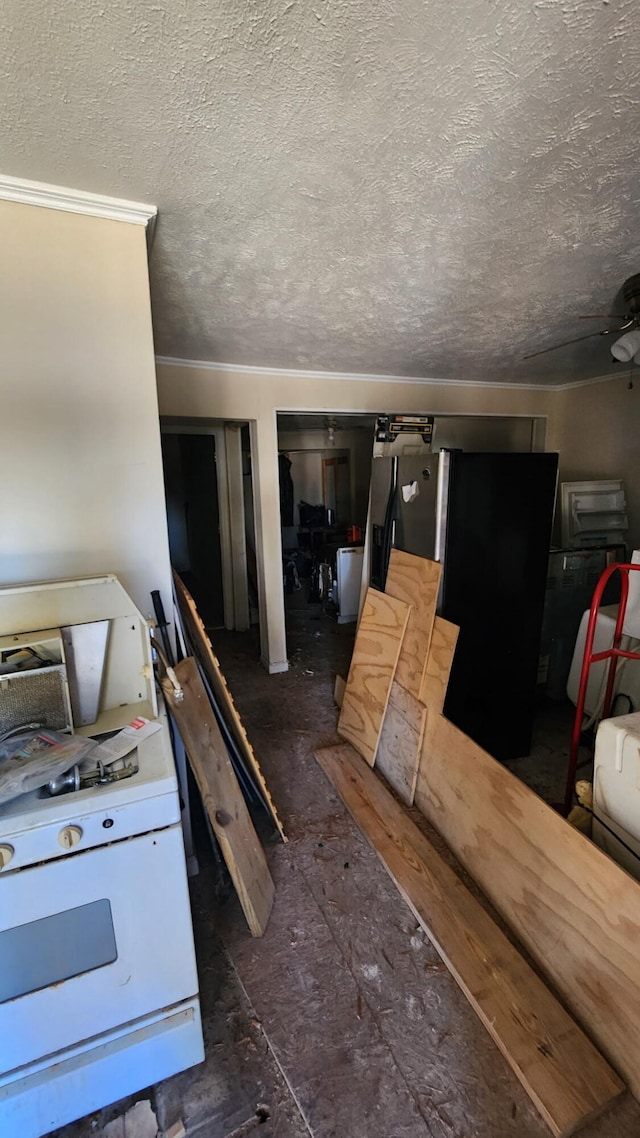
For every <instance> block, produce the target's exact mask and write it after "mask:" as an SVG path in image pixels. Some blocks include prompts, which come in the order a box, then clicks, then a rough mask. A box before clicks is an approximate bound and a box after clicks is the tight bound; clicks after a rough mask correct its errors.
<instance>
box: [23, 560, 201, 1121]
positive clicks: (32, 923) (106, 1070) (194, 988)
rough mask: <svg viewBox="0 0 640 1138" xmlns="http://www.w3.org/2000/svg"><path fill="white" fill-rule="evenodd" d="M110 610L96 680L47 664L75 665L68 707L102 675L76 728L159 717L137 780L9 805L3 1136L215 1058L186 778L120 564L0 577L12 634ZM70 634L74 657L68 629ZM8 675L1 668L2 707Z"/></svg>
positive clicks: (81, 1111)
mask: <svg viewBox="0 0 640 1138" xmlns="http://www.w3.org/2000/svg"><path fill="white" fill-rule="evenodd" d="M103 621H108V636H107V637H103V638H102V639H104V650H103V652H102V655H101V656H100V659H99V661H98V667H97V673H96V671H95V669H94V668H91V669H90V671H91V673H92V674H91V676H90V677H89V679H88V682H87V684H86V685H84V686H83V678H84V677H85V673H84V672H83V671H82V670H80V672H78V670H77V669H75V671H74V667H73V666H71V665H72V663H73V662H74V661H72V660H71V658H69V659H66V658H64V659H62V660H61V661H59V662H58V661H57V660H54V661H53V662H52V664H51V666H52V667H54V668H58V671H60V669H62V672H63V674H64V672H65V670H66V669H67V668H68V670H69V673H73V682H72V683H71V684H70V685H69V686H70V692H71V699H70V704H71V711H72V716H73V715H74V713H75V712H76V711H77V708H78V707H79V706H82V709H83V715H84V716H85V717H86V708H87V699H86V698H85V697H86V693H87V690H90V689H91V688H92V687H93V689H94V690H93V695H92V697H91V698H92V700H93V705H94V713H95V714H96V720H95V722H94V723H93V724H90V723H89V724H87V723H85V724H84V725H82V726H80V728H79V731H80V732H81V733H82V734H85V735H98V734H100V733H104V732H107V731H115V730H117V729H119V728H121V727H123V726H125V725H126V724H127V723H128V722H129V721H131V720H132V719H135V717H136V716H141V715H144V716H145V717H146V718H148V719H152V720H153V719H156V720H157V721H158V722H159V723H160V730H158V731H157V732H156V733H155V734H153V735H151V736H149V737H148V738H145V739H142V740H141V741H140V742H139V744H138V747H137V749H136V751H134V752H133V755H130V756H128V757H127V762H128V763H130V764H131V765H132V766H134V767H136V766H137V768H138V769H137V772H136V773H135V774H133V775H132V776H131V777H129V778H126V779H123V780H122V781H118V782H114V783H111V784H108V785H103V786H98V787H95V786H94V787H86V788H84V789H80V790H77V791H74V792H71V793H69V794H63V795H61V796H60V797H55V798H51V797H45V796H43V792H41V791H34V792H32V793H30V794H27V795H22V796H20V797H19V798H16V799H14V800H13V801H11V802H8V803H5V804H4V805H3V806H1V807H0V1038H1V1039H2V1040H3V1045H2V1048H1V1050H0V1055H1V1060H0V1134H1V1135H2V1138H41V1136H42V1135H44V1134H48V1133H49V1132H50V1131H51V1130H53V1129H56V1128H57V1127H59V1126H61V1125H64V1124H65V1123H67V1122H70V1121H72V1120H73V1119H76V1118H79V1117H82V1116H83V1115H85V1114H88V1113H89V1112H91V1111H93V1110H97V1109H99V1108H100V1107H103V1106H105V1105H107V1104H108V1103H110V1102H114V1101H116V1100H118V1099H119V1098H122V1097H124V1096H125V1095H128V1094H131V1093H134V1092H136V1091H138V1090H140V1089H142V1088H144V1087H147V1086H149V1085H151V1084H152V1083H155V1082H158V1081H159V1080H160V1079H163V1078H166V1077H168V1076H169V1075H172V1074H175V1073H176V1072H177V1071H181V1070H183V1069H184V1068H186V1067H189V1066H191V1065H192V1064H194V1063H198V1062H200V1061H201V1060H202V1059H203V1058H204V1048H203V1040H202V1028H201V1022H200V1007H199V999H198V980H197V973H196V965H195V954H194V947H193V932H192V926H191V913H190V908H189V895H188V888H187V875H186V867H185V853H184V844H183V837H182V829H181V824H180V803H179V795H178V784H177V779H176V773H175V767H174V762H173V756H172V752H171V744H170V738H169V733H168V728H167V720H166V715H165V712H164V709H163V708H162V707H160V708H159V709H158V705H157V700H156V693H155V686H154V678H153V669H152V660H151V648H150V643H149V629H148V627H147V624H146V621H145V620H144V618H143V616H142V615H141V614H140V613H139V612H138V610H137V609H136V608H135V606H134V605H133V602H132V601H131V599H130V598H129V597H128V595H127V594H126V592H125V590H124V589H123V588H122V586H121V585H120V583H119V582H118V581H117V579H116V578H115V577H113V576H104V577H100V578H90V579H82V580H76V581H64V582H47V583H44V584H39V585H28V586H20V587H13V588H8V589H1V590H0V636H1V637H3V640H2V643H3V644H4V643H6V642H5V640H4V638H6V637H10V638H11V637H13V638H20V637H21V636H22V635H23V634H24V633H29V637H28V638H29V641H30V643H31V644H37V643H38V636H37V635H36V634H37V632H38V630H42V629H45V630H47V632H48V633H51V632H52V630H53V631H55V630H62V629H66V630H68V629H74V628H81V627H82V626H85V627H86V626H88V625H90V624H94V623H96V622H103ZM60 639H61V640H62V644H63V652H62V655H63V656H64V645H65V644H69V643H70V642H71V641H70V637H69V634H68V633H67V634H63V635H62V637H61V638H60ZM52 640H55V636H54V637H49V639H48V640H47V643H51V642H52ZM80 641H82V636H80V637H79V641H78V642H80ZM1 659H2V656H0V660H1ZM75 662H77V661H75ZM32 674H33V675H35V676H37V673H32ZM96 674H99V681H98V680H96ZM25 679H26V677H25ZM3 685H4V687H3ZM78 685H79V687H80V689H82V691H83V693H84V696H83V698H82V699H80V698H79V697H78V698H75V699H74V698H73V692H74V688H75V691H76V693H77V691H78ZM8 686H9V685H8V684H7V682H6V677H5V676H3V675H0V719H1V717H2V711H3V697H6V698H8V696H7V690H8ZM96 686H97V689H98V691H97V695H96V691H95V689H96ZM65 706H66V704H65ZM47 713H49V712H47ZM51 714H55V707H54V710H53V711H52V712H51ZM74 722H75V720H74ZM50 725H51V724H50ZM76 729H78V728H76Z"/></svg>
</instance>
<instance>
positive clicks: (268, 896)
mask: <svg viewBox="0 0 640 1138" xmlns="http://www.w3.org/2000/svg"><path fill="white" fill-rule="evenodd" d="M175 673H176V676H177V678H178V681H179V683H180V685H181V686H182V689H183V693H184V696H183V699H182V700H177V699H176V697H175V692H174V689H173V686H172V685H171V683H170V682H169V680H167V679H166V678H165V679H164V680H163V681H162V690H163V692H164V695H165V699H166V701H167V704H168V706H169V707H170V709H171V713H172V715H173V717H174V719H175V721H176V723H177V724H178V730H179V731H180V734H181V736H182V741H183V743H184V745H185V748H186V751H187V755H188V757H189V764H190V766H191V770H192V771H193V774H194V778H195V780H196V782H197V784H198V790H199V791H200V794H201V795H202V801H203V803H204V807H205V810H206V811H207V814H208V816H209V819H210V821H211V825H212V827H213V832H214V833H215V836H216V838H217V839H218V843H219V845H220V849H221V850H222V856H223V857H224V860H225V862H226V864H227V868H228V870H229V873H230V874H231V879H232V881H233V884H234V886H235V889H236V892H237V894H238V897H239V899H240V904H241V905H242V909H243V912H244V915H245V917H246V918H247V923H248V925H249V928H250V929H251V932H252V934H253V936H262V934H263V932H264V930H265V929H266V927H267V922H268V920H269V914H270V912H271V909H272V906H273V900H274V896H275V889H274V885H273V881H272V879H271V874H270V873H269V867H268V865H267V860H266V858H265V856H264V850H263V849H262V846H261V845H260V841H259V839H258V835H257V834H256V832H255V829H254V826H253V822H252V821H251V817H250V815H249V811H248V809H247V804H246V802H245V800H244V798H243V796H242V791H241V790H240V787H239V786H238V780H237V779H236V776H235V774H234V771H233V767H232V766H231V760H230V759H229V755H228V754H227V749H226V747H225V745H224V740H223V738H222V735H221V734H220V728H219V727H218V724H217V723H216V718H215V715H214V713H213V709H212V707H211V704H210V703H209V700H208V698H207V693H206V691H205V688H204V684H203V682H202V679H201V678H200V675H199V673H198V666H197V663H196V661H195V660H194V658H193V656H187V657H186V658H185V659H184V660H181V661H180V663H179V664H176V667H175Z"/></svg>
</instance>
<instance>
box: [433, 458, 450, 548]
mask: <svg viewBox="0 0 640 1138" xmlns="http://www.w3.org/2000/svg"><path fill="white" fill-rule="evenodd" d="M450 475H451V452H450V451H448V450H441V451H440V456H439V460H438V493H437V496H436V543H435V560H436V561H440V562H441V563H442V564H443V566H444V553H445V549H446V545H447V504H448V501H449V478H450Z"/></svg>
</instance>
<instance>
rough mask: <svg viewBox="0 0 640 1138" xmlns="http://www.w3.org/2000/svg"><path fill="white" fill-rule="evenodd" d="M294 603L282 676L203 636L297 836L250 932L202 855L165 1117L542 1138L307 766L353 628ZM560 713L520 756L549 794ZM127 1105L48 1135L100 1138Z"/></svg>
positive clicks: (370, 1136) (232, 639) (612, 1124)
mask: <svg viewBox="0 0 640 1138" xmlns="http://www.w3.org/2000/svg"><path fill="white" fill-rule="evenodd" d="M302 602H303V598H300V597H296V598H295V600H294V601H293V602H292V603H291V605H290V611H289V614H288V624H289V637H288V647H289V657H290V661H291V668H290V670H289V672H287V673H285V674H282V675H277V676H267V675H266V673H265V672H264V671H263V669H262V668H261V666H260V664H259V661H258V639H257V632H256V630H252V631H251V632H250V633H247V634H245V635H238V634H227V633H215V634H213V639H214V644H215V648H216V651H217V652H218V655H219V656H220V659H221V662H222V665H223V668H224V670H225V673H226V675H227V679H228V681H229V685H230V687H231V689H232V691H233V693H234V698H235V700H236V704H237V706H238V708H239V710H240V712H241V714H242V716H243V719H244V722H245V725H246V727H247V731H248V733H249V737H250V738H251V739H252V742H253V744H254V748H255V750H256V751H257V753H258V755H259V757H260V761H261V764H262V766H263V769H264V771H265V774H266V776H267V778H268V781H269V784H270V788H271V791H272V794H273V797H274V799H275V800H276V802H277V803H278V807H279V811H280V813H281V817H282V819H283V821H284V824H285V827H286V830H287V833H288V836H289V839H290V840H289V842H288V843H287V844H286V845H282V844H281V843H279V842H272V843H270V844H269V845H268V856H269V860H270V866H271V871H272V874H273V877H274V880H275V883H276V890H277V898H276V904H275V907H274V910H273V913H272V916H271V920H270V923H269V927H268V929H267V931H266V933H265V935H264V937H262V938H261V939H259V940H255V939H253V938H252V937H251V936H250V935H249V933H248V930H247V927H246V924H245V922H244V920H243V917H242V913H241V910H240V907H239V905H238V902H237V900H236V898H235V896H233V895H232V896H230V897H229V899H228V900H227V901H226V903H224V904H222V905H218V904H217V902H216V900H215V882H214V868H213V866H212V864H211V862H210V858H208V857H207V852H206V848H204V847H203V851H202V854H201V862H202V871H201V873H200V875H199V877H198V878H196V879H194V880H193V881H192V895H193V911H194V928H195V938H196V949H197V955H198V961H199V969H200V981H201V996H202V1003H203V1013H204V1023H205V1042H206V1049H207V1059H206V1062H205V1063H204V1064H203V1065H202V1066H201V1067H198V1068H195V1069H193V1070H191V1071H187V1072H185V1073H183V1074H182V1075H178V1076H176V1077H175V1078H174V1079H169V1080H167V1081H166V1082H165V1083H162V1084H160V1085H159V1086H158V1087H156V1088H151V1090H150V1092H149V1096H148V1097H150V1098H151V1101H152V1104H153V1106H154V1109H155V1110H156V1113H157V1115H158V1122H159V1125H160V1126H161V1127H168V1126H170V1125H171V1124H172V1122H174V1121H175V1120H176V1119H177V1118H182V1119H183V1121H184V1123H185V1126H186V1130H187V1135H188V1136H190V1135H192V1134H198V1135H200V1136H201V1138H232V1136H233V1138H240V1135H244V1134H253V1133H254V1131H255V1133H256V1135H259V1134H262V1135H264V1138H267V1136H269V1135H271V1136H272V1138H302V1136H303V1135H309V1134H311V1135H313V1138H423V1136H424V1138H472V1136H473V1138H548V1135H549V1131H548V1129H547V1127H546V1125H545V1123H544V1122H543V1121H542V1119H541V1118H540V1116H539V1114H538V1113H537V1111H536V1110H535V1109H534V1107H533V1106H532V1104H531V1102H530V1101H529V1099H528V1097H527V1095H526V1094H525V1092H524V1091H523V1090H522V1088H521V1087H520V1084H519V1083H518V1081H517V1080H516V1078H515V1076H514V1075H513V1074H512V1072H511V1070H510V1069H509V1067H508V1066H507V1064H506V1062H505V1060H504V1059H503V1058H502V1056H501V1055H500V1053H499V1052H498V1051H497V1049H496V1048H495V1047H494V1045H493V1044H492V1042H491V1040H490V1039H489V1036H488V1035H487V1033H486V1031H485V1030H484V1028H483V1027H482V1026H481V1024H480V1021H479V1020H478V1019H477V1017H476V1016H475V1014H474V1013H473V1011H472V1010H471V1008H470V1006H469V1004H468V1003H467V1001H466V1000H465V998H464V996H463V995H462V993H461V992H460V990H459V989H458V987H457V985H456V984H455V983H454V981H453V980H452V978H451V977H450V975H449V973H448V972H447V970H446V968H445V967H444V965H443V964H442V962H441V960H440V958H439V957H438V955H437V953H436V952H435V950H434V949H433V947H432V946H431V944H430V943H429V941H428V940H427V939H426V937H425V936H424V934H423V933H422V932H421V931H420V930H419V929H418V928H417V926H416V922H415V920H414V918H413V917H412V915H411V913H410V911H409V910H408V908H407V906H406V905H405V904H404V902H403V901H402V899H401V897H400V895H399V894H398V892H397V890H396V889H395V887H394V886H393V884H392V882H391V880H390V879H389V877H388V876H387V874H386V873H385V871H384V870H383V868H382V866H381V865H380V863H379V862H378V860H377V858H376V856H375V854H374V853H373V852H372V851H371V849H370V848H369V846H368V845H367V843H366V842H365V840H364V839H363V837H362V836H361V834H360V832H359V830H358V829H357V827H356V826H355V824H354V823H353V822H352V820H351V818H350V816H349V815H348V814H347V812H346V810H345V808H344V807H343V806H342V803H341V802H340V800H339V799H338V797H337V795H336V794H335V792H334V791H333V789H332V787H331V786H330V784H329V783H328V782H327V780H326V778H325V777H324V775H323V773H322V771H321V770H320V768H319V767H318V765H317V763H316V762H315V760H314V758H313V750H314V748H316V747H319V746H323V745H326V744H329V743H331V742H334V741H336V736H335V725H336V709H335V707H334V704H333V681H334V675H335V673H336V671H338V672H341V673H343V674H346V668H347V666H348V661H349V657H350V653H351V646H352V645H351V641H352V631H353V630H352V628H350V627H347V628H345V627H339V626H338V625H336V624H335V623H334V622H333V621H332V620H331V619H330V618H329V617H328V616H326V615H325V614H323V613H322V611H321V609H320V607H319V606H313V605H311V606H310V605H306V604H304V603H302ZM545 716H546V717H547V721H545ZM563 717H564V718H563ZM565 720H566V723H567V724H568V725H569V726H570V716H569V715H568V714H567V709H566V708H565V709H562V708H558V707H551V708H547V709H545V710H543V713H542V715H541V717H540V723H539V729H538V732H537V740H536V747H537V749H538V755H539V758H538V761H536V757H535V753H534V756H533V758H531V759H528V760H519V761H520V762H521V763H526V764H528V765H527V766H526V767H523V770H522V773H523V776H526V777H527V779H528V780H529V779H531V780H534V781H535V779H536V778H537V779H538V781H539V784H540V785H539V787H538V789H540V790H542V791H544V792H545V793H546V794H547V795H548V796H550V797H551V798H558V797H559V789H561V786H562V778H563V776H564V760H562V758H561V757H560V759H559V757H558V750H560V751H561V750H562V749H563V748H564V749H566V746H567V744H568V736H567V734H566V731H567V730H568V727H567V728H565V726H564V724H565ZM545 723H546V725H545ZM559 763H561V764H562V770H561V772H560V771H559V769H558V767H559ZM425 828H426V829H428V827H426V824H425ZM136 1097H137V1098H141V1097H144V1096H143V1095H138V1096H136ZM124 1105H126V1104H124ZM122 1109H123V1104H120V1106H119V1107H118V1106H116V1107H114V1108H111V1112H110V1114H109V1113H105V1112H102V1113H101V1115H100V1116H96V1117H95V1118H94V1119H93V1120H84V1122H80V1123H77V1124H74V1126H70V1127H66V1128H64V1130H63V1131H60V1132H59V1134H58V1138H89V1135H96V1133H99V1132H100V1127H101V1126H103V1125H104V1122H105V1120H106V1119H107V1118H108V1117H109V1116H110V1117H113V1116H114V1114H116V1113H117V1112H118V1110H122ZM261 1109H262V1114H260V1111H261ZM267 1114H268V1117H267V1116H266V1115H267ZM92 1122H93V1125H92ZM581 1133H582V1134H583V1135H584V1138H609V1136H611V1138H612V1136H613V1135H615V1136H616V1138H637V1135H638V1134H639V1133H640V1107H639V1106H638V1104H637V1103H636V1102H635V1101H634V1100H633V1099H632V1098H631V1097H630V1096H629V1095H625V1096H624V1097H623V1098H622V1099H621V1100H619V1101H618V1102H617V1103H616V1104H615V1105H614V1106H613V1107H611V1108H609V1110H608V1111H607V1112H606V1113H605V1114H604V1115H602V1116H601V1117H600V1118H599V1119H598V1120H597V1121H595V1122H593V1123H591V1124H590V1125H589V1126H587V1127H585V1128H584V1129H583V1131H582V1132H581Z"/></svg>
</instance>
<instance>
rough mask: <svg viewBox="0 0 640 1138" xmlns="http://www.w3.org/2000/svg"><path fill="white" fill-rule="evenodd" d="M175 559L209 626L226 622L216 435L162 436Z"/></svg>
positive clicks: (170, 533)
mask: <svg viewBox="0 0 640 1138" xmlns="http://www.w3.org/2000/svg"><path fill="white" fill-rule="evenodd" d="M162 458H163V463H164V482H165V494H166V499H167V523H168V529H169V550H170V554H171V564H172V565H173V567H174V569H176V570H177V571H178V573H180V575H181V577H182V578H183V579H184V582H185V584H186V585H187V588H188V589H189V591H190V593H191V594H192V596H193V598H194V600H195V602H196V605H197V606H198V611H199V612H200V615H201V617H202V619H203V621H204V623H205V625H206V626H207V627H208V628H221V627H222V626H223V625H224V598H223V590H222V557H221V550H220V529H219V527H220V518H219V512H218V480H217V473H216V450H215V438H214V436H213V435H211V434H208V435H194V434H184V435H180V434H164V433H163V435H162Z"/></svg>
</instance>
